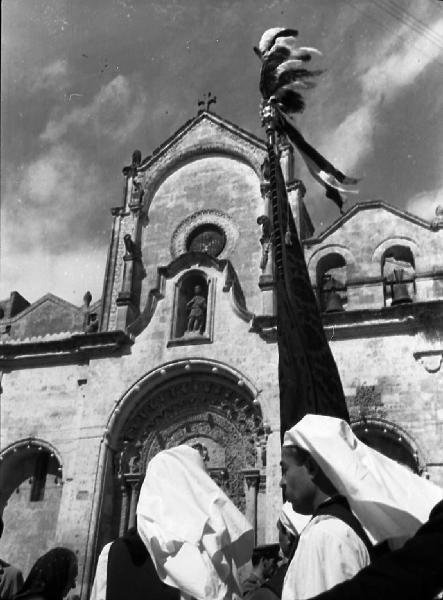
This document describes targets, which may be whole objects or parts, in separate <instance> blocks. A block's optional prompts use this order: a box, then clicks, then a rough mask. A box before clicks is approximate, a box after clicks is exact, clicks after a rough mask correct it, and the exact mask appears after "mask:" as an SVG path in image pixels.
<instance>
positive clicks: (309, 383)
mask: <svg viewBox="0 0 443 600" xmlns="http://www.w3.org/2000/svg"><path fill="white" fill-rule="evenodd" d="M268 152H269V162H270V184H271V201H272V220H273V239H274V259H275V267H276V268H275V271H276V273H275V275H276V285H277V290H276V291H277V338H278V353H279V384H280V427H281V429H280V431H281V435H282V437H283V435H284V432H285V431H286V430H287V429H289V428H290V427H292V426H293V425H295V423H297V422H298V421H299V420H300V419H301V418H303V416H304V415H305V414H307V413H312V414H320V415H327V416H331V417H338V418H341V419H345V420H346V421H348V422H349V414H348V409H347V407H346V402H345V397H344V393H343V388H342V385H341V381H340V376H339V374H338V370H337V365H336V364H335V360H334V357H333V356H332V352H331V349H330V348H329V344H328V341H327V339H326V335H325V332H324V329H323V324H322V320H321V316H320V311H319V309H318V306H317V302H316V299H315V295H314V291H313V289H312V286H311V282H310V279H309V274H308V269H307V266H306V262H305V258H304V254H303V250H302V247H301V243H300V241H299V238H298V234H297V230H296V227H295V223H294V218H293V215H292V210H291V209H290V206H289V203H288V198H287V195H286V186H285V182H284V178H283V174H282V171H281V168H280V161H279V159H278V157H277V156H276V155H275V152H274V149H273V148H272V146H269V148H268Z"/></svg>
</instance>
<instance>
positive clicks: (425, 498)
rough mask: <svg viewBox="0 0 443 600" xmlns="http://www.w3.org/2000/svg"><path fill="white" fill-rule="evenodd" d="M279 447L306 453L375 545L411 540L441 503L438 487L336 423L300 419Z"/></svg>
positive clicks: (321, 418) (311, 417)
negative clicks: (301, 449) (297, 449)
mask: <svg viewBox="0 0 443 600" xmlns="http://www.w3.org/2000/svg"><path fill="white" fill-rule="evenodd" d="M283 446H299V447H300V448H303V449H304V450H306V451H307V452H309V454H310V455H311V456H312V457H313V459H314V460H315V461H316V463H317V464H318V465H319V467H320V468H321V470H322V471H323V473H324V474H325V475H326V476H327V477H328V478H329V480H330V481H331V482H332V484H333V485H334V486H335V487H336V488H337V490H338V492H339V493H340V494H343V495H344V496H346V498H347V499H348V501H349V504H350V506H351V508H352V510H353V511H354V513H355V514H356V516H357V517H358V518H359V520H360V522H361V523H362V525H363V526H364V527H365V528H366V529H367V530H368V532H369V534H370V535H371V536H372V537H373V539H374V540H375V542H381V541H383V540H385V539H388V538H405V537H406V538H407V537H410V536H412V535H414V533H415V532H416V531H417V529H418V528H419V527H420V525H421V524H422V523H424V522H425V521H426V520H427V519H428V517H429V513H430V511H431V509H432V508H433V507H434V506H435V504H437V502H439V501H440V500H441V499H442V498H443V490H442V489H441V488H439V487H437V486H436V485H434V484H433V483H431V482H430V481H427V480H426V479H422V478H421V477H419V476H418V475H415V474H414V473H412V472H411V471H410V470H409V469H408V468H406V467H403V466H402V465H400V464H398V463H397V462H395V461H393V460H391V459H390V458H387V457H386V456H384V455H383V454H380V452H377V451H376V450H373V449H372V448H369V447H368V446H366V445H365V444H363V442H361V441H360V440H358V439H357V437H356V436H355V435H354V433H353V432H352V429H351V428H350V426H349V425H348V424H347V423H346V422H345V421H342V420H341V419H336V418H333V417H324V416H320V415H306V416H305V417H303V419H302V420H301V421H299V422H298V423H297V425H295V426H294V427H292V429H290V430H289V431H287V432H286V433H285V437H284V441H283Z"/></svg>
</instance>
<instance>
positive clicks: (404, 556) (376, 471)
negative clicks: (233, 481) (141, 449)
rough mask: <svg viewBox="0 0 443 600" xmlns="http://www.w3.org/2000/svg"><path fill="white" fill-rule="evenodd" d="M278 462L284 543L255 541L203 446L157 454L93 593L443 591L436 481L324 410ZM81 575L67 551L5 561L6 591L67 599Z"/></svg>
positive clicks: (327, 599) (102, 559) (346, 595)
mask: <svg viewBox="0 0 443 600" xmlns="http://www.w3.org/2000/svg"><path fill="white" fill-rule="evenodd" d="M281 470H282V476H281V481H280V486H281V488H282V491H283V497H284V498H285V500H286V501H285V502H284V504H283V507H282V510H281V514H280V515H279V517H278V519H277V523H276V526H277V529H278V537H279V544H268V545H266V546H261V547H256V548H254V531H253V529H252V527H251V525H250V524H249V523H248V522H247V520H246V518H245V517H244V516H243V514H242V513H241V512H240V511H239V510H238V509H237V508H236V507H235V506H234V504H233V503H232V502H231V500H230V499H229V498H228V497H227V496H226V494H225V493H224V492H223V491H222V490H221V489H220V488H219V487H218V486H217V484H216V483H215V482H214V481H213V480H212V479H211V477H210V476H209V474H208V473H207V471H206V468H205V461H204V460H203V457H202V454H201V452H199V449H198V448H197V449H196V448H192V447H190V446H185V445H182V446H177V447H175V448H170V449H167V450H163V451H162V452H160V453H159V454H158V455H157V456H155V457H154V458H153V459H152V460H151V461H150V463H149V465H148V468H147V471H146V476H145V479H144V481H143V485H142V488H141V492H140V498H139V502H138V506H137V527H136V528H134V529H130V530H129V531H128V532H127V533H126V534H125V535H124V536H123V537H121V538H118V539H117V540H115V541H113V542H112V543H109V544H107V545H106V546H105V547H104V548H103V549H102V552H101V553H100V556H99V558H98V563H97V568H96V573H95V579H94V583H93V586H92V591H91V594H90V600H123V599H131V600H139V599H140V600H141V599H145V600H149V599H155V600H192V599H194V600H231V599H232V600H233V599H240V598H244V599H245V600H275V599H279V598H281V600H308V599H313V600H314V599H315V600H351V599H353V600H366V599H368V600H369V598H370V599H371V600H374V598H376V599H377V600H388V599H389V600H396V599H398V600H400V599H401V600H433V599H434V598H436V597H438V594H440V593H441V592H442V591H443V490H441V489H440V488H439V487H437V486H436V485H434V484H432V483H431V482H429V481H428V480H426V479H424V478H421V477H419V476H418V475H415V474H414V473H412V472H411V471H410V470H409V469H408V468H406V467H403V466H402V465H399V464H397V463H396V462H394V461H392V460H390V459H389V458H387V457H385V456H384V455H382V454H380V453H378V452H376V451H375V450H373V449H371V448H369V447H368V446H366V445H365V444H363V443H362V442H360V441H359V440H358V439H357V438H356V437H355V435H354V434H353V432H352V430H351V428H350V427H349V425H348V424H347V423H345V422H344V421H342V420H340V419H334V418H332V417H323V416H318V415H307V416H305V417H304V418H303V419H302V420H301V421H300V422H299V423H298V424H297V425H295V426H294V427H293V428H292V429H290V430H289V431H287V432H286V434H285V437H284V442H283V447H282V455H281ZM248 568H249V570H248ZM76 576H77V558H76V555H75V554H74V553H73V552H72V551H71V550H68V549H66V548H55V549H53V550H51V551H49V552H48V553H46V554H45V555H44V556H42V557H41V558H39V559H38V561H37V562H36V563H35V565H34V566H33V567H32V569H31V571H30V573H29V575H28V577H27V578H26V581H25V582H23V579H22V577H21V573H20V572H19V571H18V570H17V569H15V568H14V567H12V566H11V565H8V564H7V563H5V562H3V561H1V562H0V600H15V599H17V600H22V599H25V598H27V599H29V600H62V598H64V597H66V596H67V594H68V593H69V591H70V590H71V589H72V588H74V587H75V579H76Z"/></svg>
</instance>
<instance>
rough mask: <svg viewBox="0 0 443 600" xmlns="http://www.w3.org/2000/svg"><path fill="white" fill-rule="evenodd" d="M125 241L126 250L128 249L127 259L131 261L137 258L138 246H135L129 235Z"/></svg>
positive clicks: (124, 238) (128, 234) (125, 237)
mask: <svg viewBox="0 0 443 600" xmlns="http://www.w3.org/2000/svg"><path fill="white" fill-rule="evenodd" d="M123 241H124V243H125V248H126V255H125V256H126V258H128V259H130V258H135V257H136V255H137V246H136V245H135V243H134V241H133V239H132V237H131V234H130V233H127V234H126V235H125V236H124V237H123Z"/></svg>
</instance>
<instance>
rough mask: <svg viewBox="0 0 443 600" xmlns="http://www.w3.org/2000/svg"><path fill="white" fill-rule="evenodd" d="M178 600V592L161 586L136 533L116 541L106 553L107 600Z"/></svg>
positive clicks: (152, 564) (130, 533)
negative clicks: (107, 553)
mask: <svg viewBox="0 0 443 600" xmlns="http://www.w3.org/2000/svg"><path fill="white" fill-rule="evenodd" d="M129 598H130V599H131V600H179V598H180V592H179V590H178V589H177V588H174V587H171V586H169V585H166V584H165V583H163V582H162V581H161V579H160V577H159V576H158V575H157V571H156V569H155V566H154V563H153V562H152V558H151V556H150V554H149V552H148V551H147V549H146V547H145V545H144V544H143V542H142V540H141V538H140V536H139V535H138V533H137V532H136V531H129V532H128V533H127V534H125V536H123V537H121V538H119V539H117V540H116V541H115V542H114V543H113V544H112V545H111V548H110V550H109V555H108V570H107V579H106V600H128V599H129Z"/></svg>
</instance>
